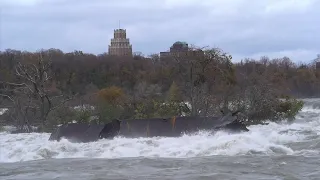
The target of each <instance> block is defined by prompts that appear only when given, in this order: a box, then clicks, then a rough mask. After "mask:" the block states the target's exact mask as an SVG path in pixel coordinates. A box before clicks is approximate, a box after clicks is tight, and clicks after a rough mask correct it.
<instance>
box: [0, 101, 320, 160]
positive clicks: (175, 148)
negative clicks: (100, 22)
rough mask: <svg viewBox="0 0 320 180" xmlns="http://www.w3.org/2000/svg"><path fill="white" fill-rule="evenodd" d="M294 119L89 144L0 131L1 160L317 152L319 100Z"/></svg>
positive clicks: (183, 156)
mask: <svg viewBox="0 0 320 180" xmlns="http://www.w3.org/2000/svg"><path fill="white" fill-rule="evenodd" d="M305 101H306V104H305V106H304V108H303V109H302V111H301V112H300V113H299V115H298V116H297V119H296V120H295V122H294V123H291V124H287V123H280V124H277V123H270V124H269V125H255V126H250V127H249V129H250V131H249V132H245V133H239V134H229V133H226V132H222V131H219V132H216V133H214V134H210V133H208V132H200V133H198V134H194V135H184V136H182V137H179V138H165V137H156V138H137V139H129V138H115V139H113V140H100V141H98V142H92V143H71V142H69V141H68V140H65V139H63V140H61V141H60V142H56V141H53V142H51V141H48V138H49V136H50V134H46V133H30V134H9V133H6V132H1V133H0V162H19V161H30V160H39V159H49V158H112V159H117V158H124V157H169V158H188V157H201V156H213V155H227V156H235V155H267V156H276V155H293V156H295V155H297V156H300V155H303V156H314V155H320V99H307V100H305Z"/></svg>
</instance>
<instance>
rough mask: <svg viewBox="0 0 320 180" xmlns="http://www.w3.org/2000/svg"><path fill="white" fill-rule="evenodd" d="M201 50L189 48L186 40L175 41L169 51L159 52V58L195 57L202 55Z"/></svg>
mask: <svg viewBox="0 0 320 180" xmlns="http://www.w3.org/2000/svg"><path fill="white" fill-rule="evenodd" d="M203 55H204V52H203V51H202V50H191V49H190V48H189V46H188V43H186V42H180V41H177V42H175V43H174V44H173V45H172V46H171V47H170V51H169V52H160V59H161V58H166V57H195V56H203Z"/></svg>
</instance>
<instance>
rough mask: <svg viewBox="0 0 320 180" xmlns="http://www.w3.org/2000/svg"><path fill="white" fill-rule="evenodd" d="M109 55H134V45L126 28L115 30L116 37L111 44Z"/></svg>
mask: <svg viewBox="0 0 320 180" xmlns="http://www.w3.org/2000/svg"><path fill="white" fill-rule="evenodd" d="M109 55H115V56H132V45H131V44H130V40H129V38H127V33H126V30H125V29H115V30H114V38H112V39H111V44H110V45H109Z"/></svg>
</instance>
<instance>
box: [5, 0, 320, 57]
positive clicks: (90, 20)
mask: <svg viewBox="0 0 320 180" xmlns="http://www.w3.org/2000/svg"><path fill="white" fill-rule="evenodd" d="M29 1H30V0H29ZM307 1H308V2H310V3H313V4H312V5H311V6H308V4H306V3H304V4H302V5H301V6H298V5H293V4H289V5H286V4H285V3H288V2H289V0H282V1H281V2H282V4H280V5H279V4H274V3H278V2H279V1H276V0H270V1H249V0H233V1H231V0H210V1H209V0H203V1H201V2H199V1H195V0H188V1H180V3H179V2H178V1H177V0H176V1H174V0H166V1H165V0H163V1H160V0H159V1H158V0H157V1H150V0H122V1H113V0H107V1H106V0H91V1H87V0H47V1H41V0H38V1H37V2H36V3H34V4H30V5H25V4H24V5H20V6H19V5H18V3H16V4H15V5H12V4H11V5H9V4H2V7H3V8H2V11H1V29H0V30H1V31H0V32H1V34H0V38H1V42H0V43H1V44H0V49H2V50H3V49H6V48H15V49H22V50H31V51H35V50H37V49H40V48H51V47H52V48H59V49H62V50H64V51H73V50H76V49H77V50H83V51H85V52H91V53H95V54H97V53H103V52H106V51H107V47H108V44H109V43H110V38H111V37H112V33H113V29H115V28H117V27H118V20H121V27H123V28H126V29H127V33H128V37H129V38H130V40H131V43H132V44H133V49H134V51H141V52H143V53H144V54H147V55H148V54H150V53H158V52H160V51H165V50H167V49H168V48H169V47H170V45H171V44H172V43H173V42H175V41H177V40H183V41H187V42H189V43H190V44H195V45H198V46H206V45H209V46H213V47H215V46H217V47H220V48H222V49H223V50H225V51H227V52H229V53H231V54H232V55H234V56H235V57H237V58H243V57H251V56H256V55H260V54H261V53H264V55H268V54H270V55H273V56H274V55H276V54H279V55H281V56H283V55H284V52H287V53H288V56H289V57H290V56H292V57H291V58H292V59H295V58H294V55H295V54H300V56H305V58H306V59H307V58H309V57H312V56H316V54H313V55H312V54H308V53H314V52H317V51H320V43H319V42H320V35H319V33H318V31H319V29H320V23H319V21H320V18H319V16H320V12H319V11H318V9H319V8H320V3H319V2H317V1H312V0H306V1H305V2H307ZM175 2H177V3H175ZM275 7H276V9H275ZM300 7H301V8H300ZM295 51H296V53H295ZM301 51H303V52H304V53H300V52H301ZM306 52H308V53H306ZM319 53H320V52H319ZM299 58H302V57H299Z"/></svg>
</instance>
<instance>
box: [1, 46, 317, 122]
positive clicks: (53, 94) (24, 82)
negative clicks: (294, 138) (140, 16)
mask: <svg viewBox="0 0 320 180" xmlns="http://www.w3.org/2000/svg"><path fill="white" fill-rule="evenodd" d="M0 82H1V83H0V98H1V103H0V106H1V107H2V108H8V109H9V111H7V113H6V114H5V117H3V118H2V121H3V122H5V123H9V124H10V123H11V124H15V125H17V126H19V127H23V126H24V125H26V126H30V125H33V124H38V125H39V124H41V125H42V126H43V128H44V127H45V126H52V125H56V124H59V123H66V122H70V121H72V120H75V119H76V120H77V121H97V122H98V123H100V122H106V121H110V120H111V119H113V118H120V119H130V118H152V117H168V116H181V115H191V116H208V115H217V113H219V109H221V108H222V107H228V108H229V109H233V110H235V109H241V110H243V112H245V113H244V114H245V116H246V117H247V118H249V119H266V118H267V119H270V118H273V119H281V118H287V117H288V116H290V113H289V112H291V116H294V115H295V113H294V112H296V111H298V110H299V109H301V106H300V105H301V103H300V105H299V102H298V101H294V99H292V98H289V97H295V98H306V97H320V71H319V70H316V69H315V63H310V64H299V65H298V64H295V63H293V62H292V61H291V60H290V59H289V58H286V57H284V58H279V59H269V58H267V57H262V58H261V59H259V60H254V59H245V60H242V61H241V62H239V63H232V57H231V55H229V54H227V53H225V52H223V51H222V50H220V49H204V56H197V57H178V56H175V57H171V58H166V59H160V57H159V56H158V55H151V56H150V57H148V58H145V57H142V56H139V55H135V56H133V57H132V58H129V57H115V56H109V55H107V54H101V55H94V54H86V53H83V52H80V51H75V52H71V53H64V52H62V51H60V50H58V49H49V50H41V51H39V52H21V51H16V50H6V51H3V52H0ZM279 98H284V99H287V101H286V103H281V102H280V101H279ZM288 102H296V104H293V103H288ZM297 104H298V105H297ZM89 105H90V106H92V108H91V109H90V108H80V110H73V109H71V108H70V107H75V106H81V107H84V106H86V107H87V106H89ZM281 113H285V115H284V114H282V115H281ZM92 118H94V119H92Z"/></svg>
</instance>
